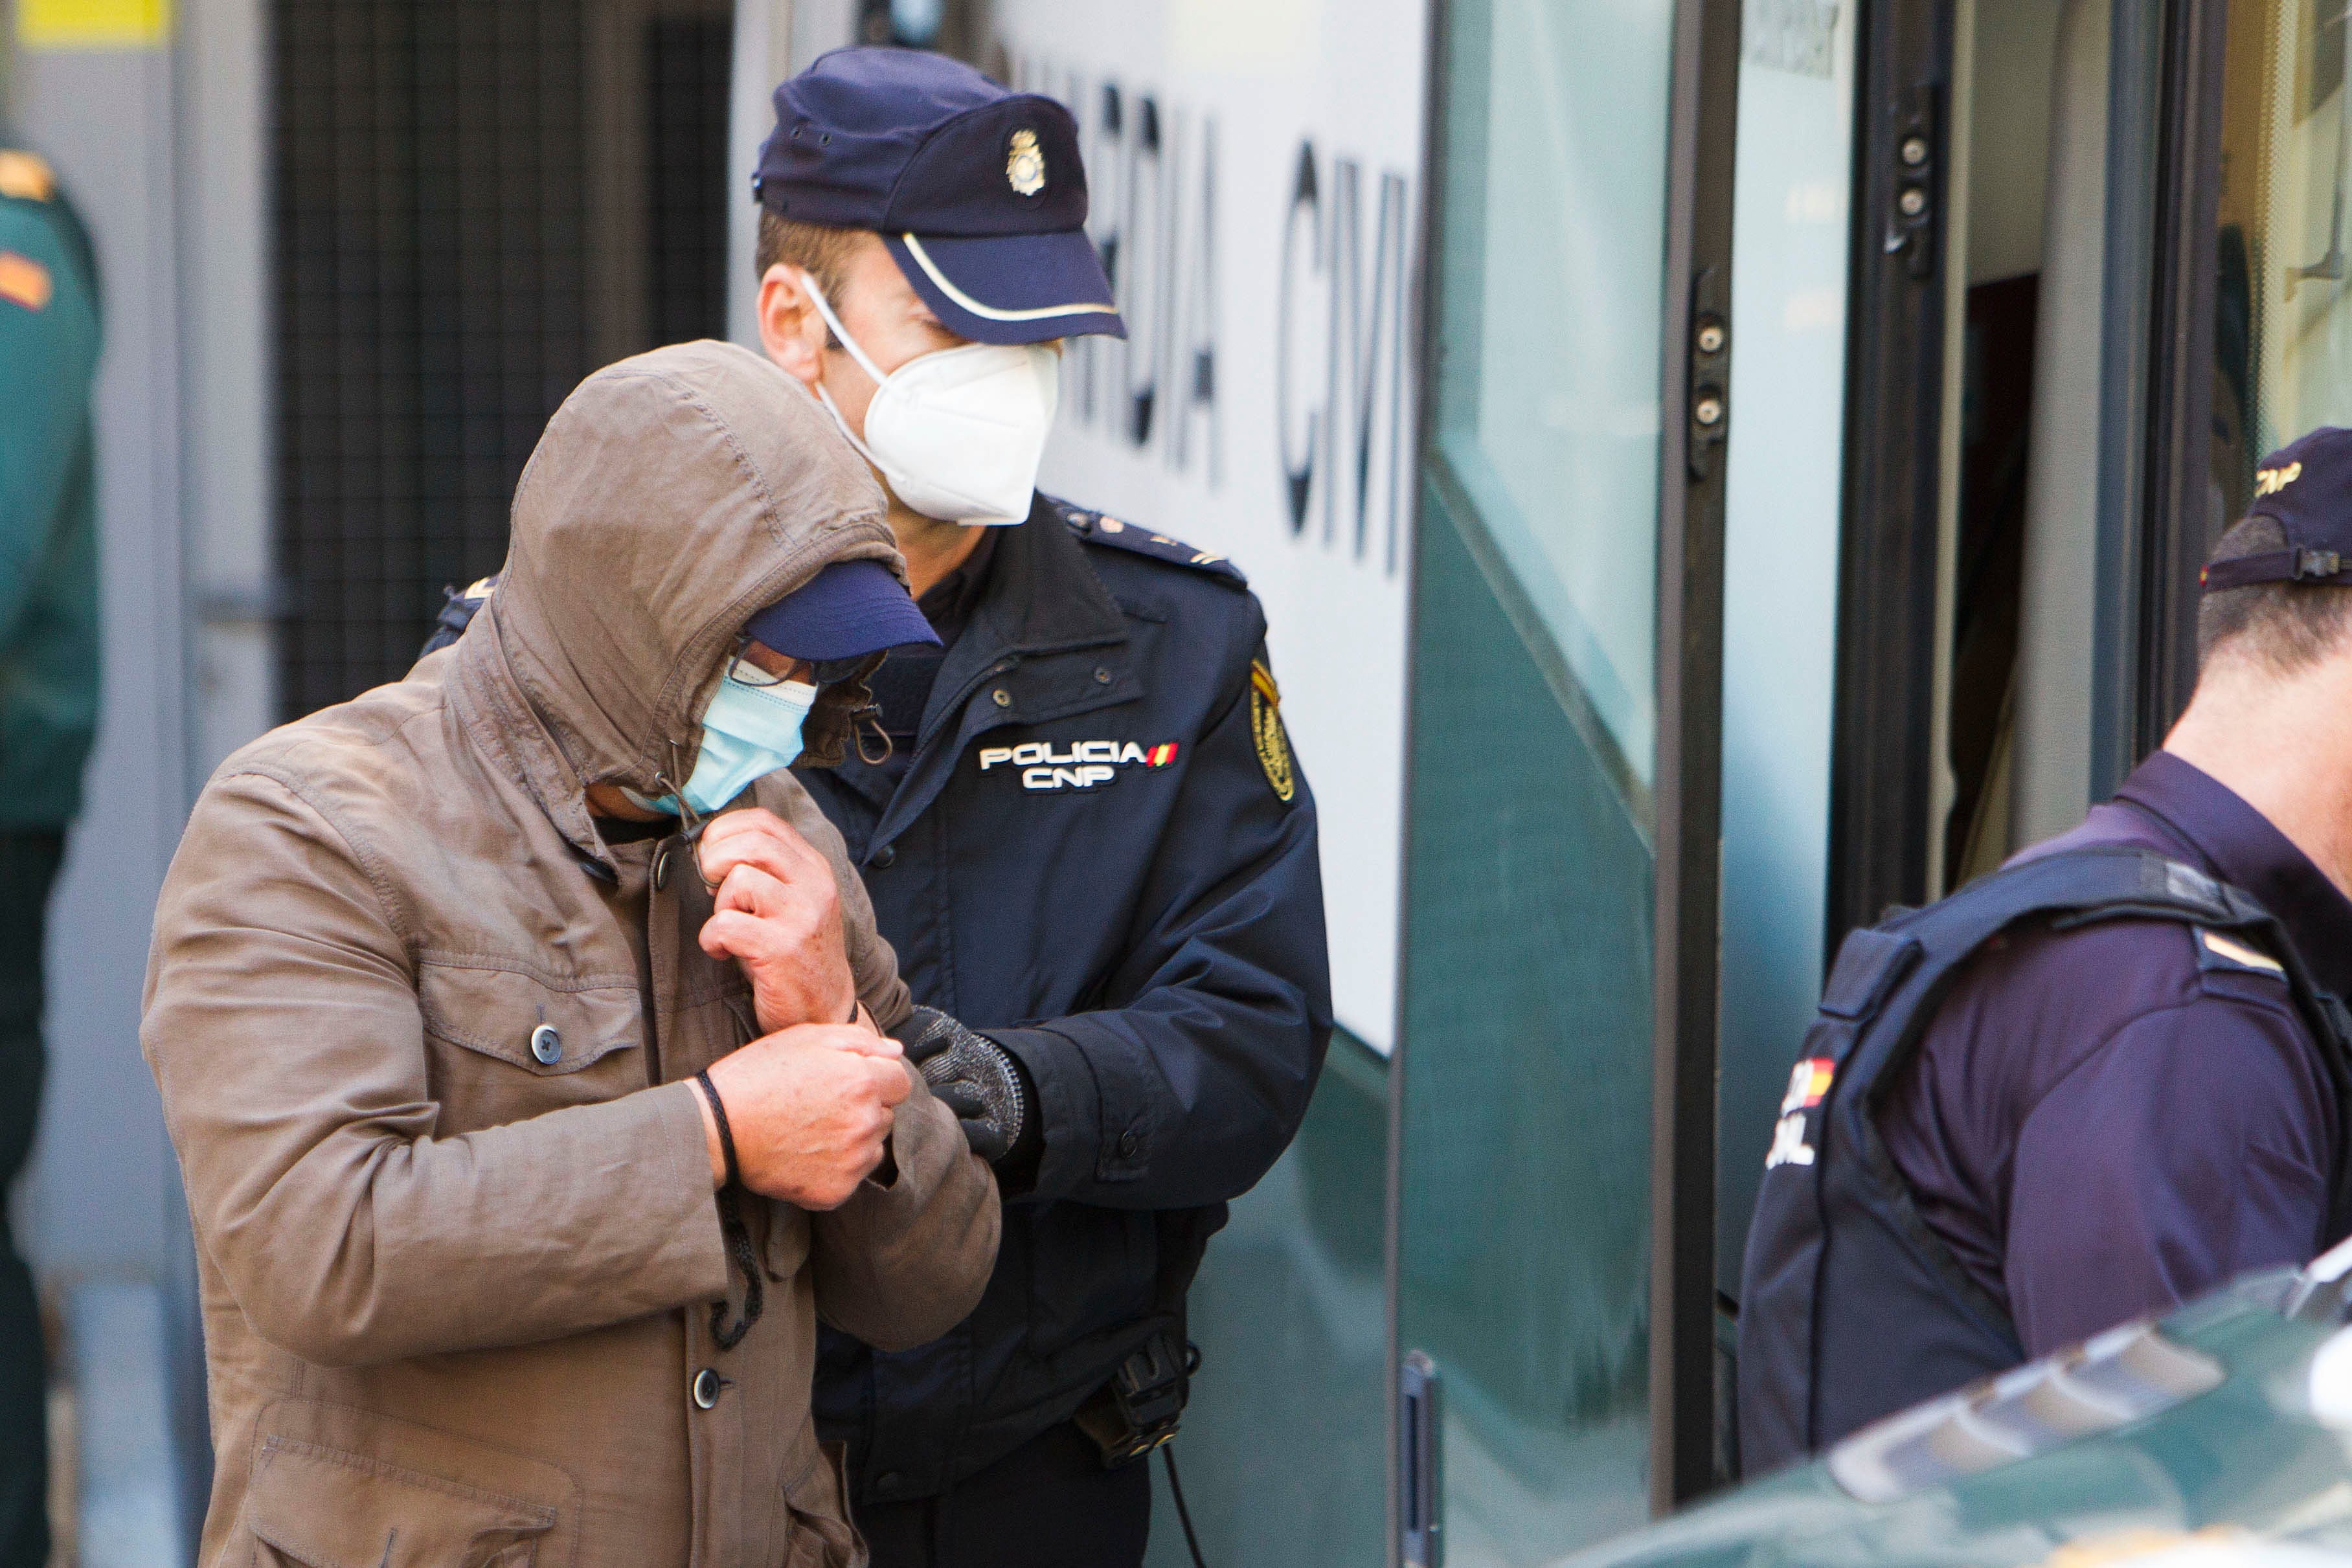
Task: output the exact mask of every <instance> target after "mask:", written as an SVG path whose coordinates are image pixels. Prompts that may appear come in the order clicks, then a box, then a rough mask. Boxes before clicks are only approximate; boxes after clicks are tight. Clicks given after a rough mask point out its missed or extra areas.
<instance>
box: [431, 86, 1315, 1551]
mask: <svg viewBox="0 0 2352 1568" xmlns="http://www.w3.org/2000/svg"><path fill="white" fill-rule="evenodd" d="M775 107H776V128H775V131H774V132H773V134H772V136H771V137H770V138H769V139H768V141H767V143H766V144H765V146H764V148H763V149H762V151H761V160H760V169H759V173H758V177H757V180H756V181H755V188H756V190H757V192H758V194H759V198H760V201H761V218H760V248H759V256H758V270H759V273H760V300H759V319H760V328H761V339H762V341H763V343H764V345H765V347H766V349H767V351H768V354H769V357H770V358H771V359H772V360H773V361H775V362H776V363H777V364H778V365H780V366H782V368H783V369H784V370H785V371H788V372H790V373H791V374H793V375H794V376H796V377H797V378H799V379H800V380H801V381H802V382H803V383H804V384H806V385H807V386H808V387H809V389H810V391H811V392H812V393H813V394H814V395H815V396H816V397H818V398H819V399H821V400H822V401H823V402H824V404H825V405H826V406H827V407H828V408H830V409H831V410H832V411H833V412H834V413H835V417H836V419H837V420H838V422H839V424H840V428H841V430H842V433H843V434H844V435H845V437H846V438H847V439H848V440H850V441H851V442H853V443H855V444H856V446H857V447H858V449H859V450H860V451H861V452H863V453H864V454H865V455H866V458H867V459H868V461H869V462H870V463H871V465H873V467H874V469H875V472H876V473H877V476H879V477H880V479H881V480H882V482H883V483H884V485H885V486H886V487H887V491H888V497H889V502H890V521H891V524H892V527H893V528H894V529H895V531H896V532H897V535H898V546H899V549H900V551H901V553H902V554H903V555H904V556H905V557H906V560H907V565H908V575H909V579H910V582H911V586H912V588H913V590H914V591H915V593H916V595H917V597H918V599H919V601H920V605H921V608H922V611H923V612H924V614H925V615H926V616H927V617H929V621H930V623H931V625H932V626H933V628H934V629H935V630H936V631H937V632H939V634H940V643H941V646H940V647H939V648H936V649H923V650H910V649H902V650H899V651H898V652H896V653H893V654H892V655H891V656H890V659H889V661H888V662H887V663H886V664H883V665H882V667H881V668H880V670H879V671H878V672H877V673H875V674H872V675H871V676H870V685H871V686H872V688H873V691H874V693H875V696H876V708H877V711H876V712H875V713H874V714H873V715H872V716H871V723H870V725H869V727H868V728H867V730H866V735H865V738H864V744H863V746H862V748H861V749H862V755H861V756H859V757H853V758H849V759H848V760H847V761H846V762H845V763H844V764H843V765H842V766H841V767H840V768H835V769H832V770H823V771H812V772H810V773H808V774H807V775H806V776H805V778H804V779H803V782H805V783H806V784H807V786H808V788H809V790H810V792H811V793H812V794H813V795H814V797H815V798H816V800H817V802H818V804H819V805H820V806H821V807H822V808H823V809H824V811H825V814H826V815H827V816H828V817H829V818H831V819H832V821H834V822H835V825H837V826H838V827H839V828H840V829H841V831H842V833H843V836H844V837H845V839H846V840H847V841H848V844H849V848H850V852H851V853H852V855H853V856H854V857H855V858H856V860H857V861H858V862H859V864H860V866H861V868H862V869H863V871H864V873H865V876H866V885H867V888H868V891H869V892H870V893H871V894H872V897H873V901H874V910H875V917H876V920H877V924H878V925H879V926H880V928H881V931H882V933H883V935H884V936H887V937H888V938H889V940H890V941H891V943H892V945H893V946H895V947H896V948H897V950H898V964H899V970H900V973H901V974H902V975H903V976H904V977H905V978H906V980H907V982H908V986H909V987H910V988H912V990H913V992H914V997H915V999H916V1001H917V1002H918V1003H919V1004H922V1005H921V1006H920V1007H919V1009H918V1011H917V1020H916V1023H915V1025H914V1026H912V1027H911V1028H910V1030H909V1031H908V1032H909V1034H910V1036H911V1038H910V1039H909V1040H908V1042H907V1043H908V1054H909V1056H910V1057H911V1058H914V1059H917V1060H919V1061H921V1062H922V1063H923V1070H924V1072H925V1074H926V1076H927V1078H929V1080H930V1082H931V1083H932V1085H933V1087H934V1089H935V1091H936V1092H938V1093H939V1094H940V1097H941V1098H943V1099H945V1100H947V1101H948V1102H949V1103H951V1104H953V1105H955V1106H956V1107H957V1108H958V1110H959V1112H960V1113H961V1114H962V1116H963V1119H964V1128H965V1132H966V1134H967V1136H968V1137H970V1139H971V1142H972V1145H973V1146H974V1147H975V1148H978V1149H980V1150H981V1151H982V1153H983V1154H986V1155H989V1156H991V1157H992V1160H993V1162H994V1165H995V1168H996V1172H997V1177H998V1181H999V1185H1000V1186H1001V1188H1002V1190H1003V1197H1004V1202H1005V1205H1006V1207H1005V1214H1004V1227H1003V1249H1002V1251H1001V1253H1000V1255H999V1258H998V1261H997V1266H996V1271H995V1275H994V1277H993V1280H992V1283H991V1285H990V1287H989V1289H988V1291H987V1293H986V1295H985V1296H984V1297H983V1299H982V1302H981V1304H980V1307H979V1308H978V1310H977V1311H976V1312H974V1313H973V1314H972V1315H971V1318H970V1319H969V1320H968V1321H966V1322H964V1323H962V1324H961V1326H959V1327H958V1328H957V1329H956V1330H955V1331H954V1332H953V1333H950V1334H949V1335H948V1336H947V1337H946V1338H944V1339H942V1340H940V1341H938V1342H937V1343H932V1344H930V1345H928V1346H926V1347H924V1348H922V1349H920V1350H917V1351H913V1352H909V1353H902V1354H885V1353H882V1352H878V1351H876V1350H873V1349H871V1348H869V1347H867V1346H866V1345H863V1344H860V1343H857V1342H856V1341H854V1340H852V1339H849V1338H848V1337H847V1336H845V1335H842V1334H839V1333H830V1332H829V1333H827V1334H826V1336H825V1338H824V1343H823V1346H822V1353H821V1354H822V1359H821V1365H820V1368H819V1373H818V1382H817V1410H818V1418H819V1421H820V1423H821V1426H822V1427H823V1430H824V1435H825V1436H826V1437H827V1438H828V1439H832V1440H840V1441H845V1442H846V1443H847V1445H848V1448H849V1464H848V1472H847V1473H848V1478H849V1484H850V1487H851V1490H852V1494H853V1496H852V1501H853V1504H854V1509H855V1512H856V1517H857V1520H858V1522H859V1524H860V1527H861V1528H862V1529H863V1530H864V1531H865V1532H866V1536H867V1537H868V1539H869V1540H870V1542H871V1543H872V1546H873V1551H874V1554H875V1561H876V1563H878V1564H882V1565H885V1568H897V1565H900V1564H941V1565H949V1564H954V1565H969V1564H991V1563H1019V1564H1024V1565H1025V1568H1054V1565H1055V1564H1065V1563H1066V1564H1071V1565H1073V1568H1076V1565H1084V1568H1115V1565H1117V1564H1120V1563H1139V1562H1140V1561H1141V1558H1142V1554H1143V1549H1144V1542H1145V1536H1146V1532H1147V1530H1148V1527H1149V1523H1150V1474H1149V1471H1148V1469H1146V1467H1145V1466H1144V1465H1143V1464H1142V1463H1141V1462H1139V1461H1140V1460H1141V1459H1143V1458H1146V1457H1147V1456H1148V1455H1149V1454H1150V1452H1151V1451H1152V1449H1153V1448H1154V1447H1155V1446H1156V1445H1158V1444H1160V1443H1161V1442H1163V1441H1164V1440H1165V1439H1166V1438H1167V1437H1169V1436H1171V1435H1172V1433H1173V1431H1174V1427H1175V1422H1176V1418H1177V1416H1178V1415H1179V1414H1180V1413H1181V1409H1182V1406H1183V1401H1184V1397H1185V1394H1186V1392H1187V1386H1188V1382H1187V1380H1188V1376H1189V1371H1190V1366H1189V1356H1188V1348H1187V1342H1186V1339H1185V1334H1184V1310H1183V1304H1184V1293H1185V1289H1186V1286H1187V1284H1188V1283H1189V1281H1191V1279H1192V1273H1193V1270H1195V1268H1196V1267H1197V1266H1198V1264H1199V1261H1200V1259H1201V1255H1202V1248H1203V1247H1204V1245H1205V1244H1206V1242H1207V1240H1208V1239H1209V1236H1210V1234H1211V1233H1212V1232H1213V1231H1214V1230H1215V1229H1216V1228H1218V1227H1219V1226H1220V1225H1222V1224H1223V1220H1224V1213H1225V1208H1224V1206H1225V1204H1226V1202H1227V1200H1229V1199H1231V1198H1233V1197H1237V1196H1238V1195H1240V1194H1241V1193H1243V1192H1244V1191H1246V1190H1247V1189H1248V1188H1249V1187H1250V1186H1252V1185H1253V1184H1255V1182H1256V1181H1257V1180H1258V1178H1259V1177H1260V1176H1264V1175H1265V1172H1266V1170H1267V1169H1268V1168H1269V1167H1270V1166H1272V1165H1273V1164H1274V1162H1275V1160H1276V1157H1277V1156H1278V1155H1280V1154H1281V1153H1282V1151H1283V1149H1284V1147H1285V1146H1286V1145H1287V1144H1288V1143H1289V1141H1290V1139H1291V1136H1292V1135H1293V1134H1295V1133H1296V1132H1297V1128H1298V1124H1299V1122H1300V1119H1301V1118H1302V1116H1303V1115H1304V1113H1305V1111H1306V1107H1307V1096H1308V1094H1309V1092H1311V1090H1312V1089H1313V1086H1314V1082H1315V1079H1316V1074H1317V1072H1318V1070H1319V1069H1320V1066H1321V1063H1322V1059H1323V1051H1324V1046H1325V1043H1326V1041H1327V1040H1328V1036H1329V1031H1330V1000H1329V982H1328V972H1327V962H1326V956H1325V948H1324V930H1323V908H1322V894H1321V880H1320V873H1319V869H1318V858H1317V856H1318V852H1317V839H1316V827H1315V806H1314V800H1313V798H1312V797H1311V795H1310V794H1309V792H1308V790H1307V781H1306V779H1305V777H1304V776H1303V775H1302V774H1301V772H1300V771H1299V769H1298V767H1297V762H1296V760H1295V759H1294V758H1293V757H1292V755H1291V753H1290V748H1289V742H1288V738H1287V737H1286V734H1285V732H1284V728H1283V724H1282V718H1281V711H1280V707H1281V700H1282V699H1281V691H1280V688H1279V687H1278V685H1276V681H1275V677H1274V674H1273V672H1272V669H1271V668H1270V666H1269V664H1268V662H1267V659H1266V653H1265V616H1264V614H1263V612H1261V611H1260V609H1259V606H1258V603H1257V601H1256V598H1255V596H1254V595H1253V594H1252V593H1251V592H1250V591H1249V588H1248V585H1247V583H1246V582H1245V581H1244V578H1243V575H1242V573H1241V571H1240V570H1238V569H1236V568H1235V567H1234V564H1233V563H1232V562H1230V561H1228V560H1225V559H1221V558H1220V557H1218V556H1216V555H1214V554H1213V553H1211V552H1209V551H1206V550H1202V549H1194V548H1193V547H1192V546H1190V545H1187V544H1184V543H1182V542H1181V541H1179V540H1178V539H1175V538H1171V537H1169V536H1166V535H1163V534H1160V533H1156V532H1154V531H1152V530H1151V529H1150V528H1143V527H1139V526H1136V525H1134V524H1131V523H1129V522H1128V521H1127V520H1125V519H1123V518H1120V517H1109V516H1105V515H1103V514H1102V513H1100V512H1097V511H1095V510H1093V509H1091V508H1088V507H1079V506H1074V505H1071V504H1069V503H1066V502H1064V501H1060V500H1056V499H1055V498H1053V497H1047V496H1044V495H1040V494H1038V493H1037V492H1036V490H1035V488H1034V486H1035V476H1036V472H1037V466H1038V462H1039V458H1040V456H1041V455H1042V453H1043V450H1044V446H1045V438H1046V434H1047V432H1048V430H1049V428H1050V426H1051V423H1052V420H1053V417H1054V412H1055V406H1056V402H1057V397H1058V387H1059V350H1058V342H1057V340H1060V339H1064V338H1066V337H1070V336H1075V335H1077V334H1082V333H1111V334H1114V335H1120V336H1123V335H1124V332H1125V329H1124V327H1123V325H1122V324H1121V322H1120V319H1119V316H1118V311H1117V309H1116V308H1115V307H1114V295H1113V293H1112V290H1111V285H1110V282H1109V280H1108V278H1107V277H1105V275H1104V271H1103V267H1102V265H1101V262H1100V261H1099V259H1098V258H1097V255H1096V251H1095V247H1094V246H1093V244H1092V242H1091V241H1090V240H1089V239H1088V238H1087V235H1086V232H1085V228H1084V225H1085V222H1086V216H1087V183H1086V173H1085V170H1084V168H1083V167H1082V166H1081V163H1080V162H1079V156H1078V137H1077V130H1076V124H1075V123H1074V122H1073V120H1071V117H1070V115H1069V112H1068V111H1067V110H1066V109H1064V108H1063V107H1062V106H1061V105H1060V104H1058V103H1056V102H1055V101H1054V100H1052V99H1047V98H1043V97H1038V96H1034V95H1030V94H1019V93H1012V92H1008V91H1006V90H1005V89H1003V88H1002V87H999V86H997V85H996V84H995V83H993V82H991V81H989V80H988V79H987V78H984V77H982V75H980V74H979V73H978V72H976V71H974V70H971V68H967V67H965V66H962V65H960V64H957V63H956V62H954V61H951V60H949V59H946V58H943V57H939V56H936V55H930V54H925V53H919V52H915V51H910V50H898V49H877V48H855V49H845V50H841V51H837V52H835V53H833V54H830V55H827V56H825V57H824V58H822V59H820V60H818V61H817V62H816V63H815V64H814V66H812V67H811V68H809V69H808V70H806V71H805V72H803V73H802V74H801V75H800V76H797V77H795V78H793V79H791V80H790V81H787V82H785V83H784V84H783V85H782V87H780V88H779V89H777V90H776V94H775ZM476 596H477V597H478V593H477V595H476ZM467 613H468V610H467V601H465V600H459V601H457V602H455V603H453V604H452V606H451V609H450V612H449V613H448V615H447V616H446V624H447V625H449V626H452V627H462V625H463V623H464V622H465V619H466V617H467Z"/></svg>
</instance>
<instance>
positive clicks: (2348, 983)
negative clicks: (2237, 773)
mask: <svg viewBox="0 0 2352 1568" xmlns="http://www.w3.org/2000/svg"><path fill="white" fill-rule="evenodd" d="M2116 800H2119V801H2122V802H2124V803H2126V804H2128V805H2131V806H2135V807H2137V808H2138V809H2139V810H2141V811H2143V812H2146V813H2147V815H2149V816H2151V817H2154V818H2156V819H2157V821H2158V822H2160V823H2161V824H2162V825H2163V826H2165V827H2167V828H2168V829H2170V830H2171V831H2172V832H2173V833H2174V834H2176V835H2177V836H2179V838H2181V839H2182V840H2184V841H2187V843H2188V844H2189V847H2191V848H2192V849H2194V850H2195V851H2196V852H2198V853H2199V854H2200V856H2202V857H2203V859H2204V861H2205V862H2206V863H2205V866H2204V868H2203V869H2205V870H2207V871H2209V872H2210V873H2212V874H2214V875H2216V876H2218V877H2220V878H2221V879H2222V880H2223V881H2224V882H2229V883H2234V884H2236V885H2237V886H2238V887H2241V888H2242V889H2244V890H2245V891H2246V892H2248V893H2250V894H2253V896H2254V897H2255V898H2256V899H2257V900H2259V901H2260V902H2261V904H2262V905H2263V908H2265V909H2267V910H2269V911H2270V912H2271V913H2272V914H2273V915H2277V916H2278V918H2279V922H2280V924H2282V925H2284V926H2285V927H2286V930H2287V935H2288V936H2291V937H2292V938H2294V946H2295V950H2296V952H2298V953H2299V954H2300V955H2301V956H2302V957H2303V961H2304V962H2305V964H2306V965H2308V966H2309V967H2310V969H2311V972H2312V975H2313V977H2315V978H2316V979H2317V980H2318V982H2319V984H2320V985H2321V986H2322V987H2323V988H2326V989H2327V990H2330V991H2333V992H2334V993H2336V995H2337V996H2339V997H2342V996H2347V995H2352V900H2347V898H2346V897H2345V896H2344V894H2342V892H2340V891H2339V890H2338V889H2337V888H2336V884H2335V883H2332V882H2330V881H2328V880H2327V876H2326V873H2324V872H2322V871H2321V870H2320V869H2319V868H2318V867H2317V866H2316V865H2314V864H2313V863H2312V862H2311V857H2310V856H2308V855H2306V854H2305V853H2304V852H2302V851H2301V850H2299V849H2297V848H2295V847H2294V841H2292V840H2290V839H2289V838H2288V837H2287V836H2286V835H2285V834H2284V833H2282V832H2280V831H2278V829H2277V828H2276V827H2274V826H2273V824H2272V822H2271V820H2270V819H2269V818H2268V817H2265V816H2263V814H2262V813H2261V812H2260V811H2257V810H2254V808H2253V807H2252V806H2251V805H2248V804H2247V803H2246V801H2245V800H2244V798H2243V797H2242V796H2241V795H2239V794H2238V793H2237V791H2235V790H2233V789H2231V788H2229V786H2227V785H2225V784H2223V783H2221V781H2220V780H2219V779H2215V778H2214V777H2213V776H2212V775H2211V774H2210V773H2207V772H2205V771H2204V770H2203V769H2202V768H2199V767H2197V766H2196V765H2195V764H2194V763H2191V762H2188V761H2186V760H2184V759H2182V758H2179V757H2176V756H2174V755H2173V754H2172V753H2171V752H2168V751H2158V752H2157V753H2155V754H2154V755H2152V756H2151V757H2149V758H2148V759H2147V761H2145V762H2143V763H2141V764H2140V765H2139V766H2138V767H2137V768H2134V769H2133V770H2132V775H2131V777H2130V778H2129V779H2125V780H2124V784H2123V788H2122V789H2117V790H2116Z"/></svg>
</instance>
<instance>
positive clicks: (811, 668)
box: [727, 647, 882, 687]
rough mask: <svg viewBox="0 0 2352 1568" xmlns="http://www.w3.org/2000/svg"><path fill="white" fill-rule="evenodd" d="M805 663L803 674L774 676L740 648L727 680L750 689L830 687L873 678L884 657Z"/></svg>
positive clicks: (870, 655)
mask: <svg viewBox="0 0 2352 1568" xmlns="http://www.w3.org/2000/svg"><path fill="white" fill-rule="evenodd" d="M802 662H803V664H806V665H807V668H806V669H805V670H804V671H803V673H801V674H793V675H775V674H769V673H768V672H767V671H765V670H763V669H761V667H760V666H759V665H757V664H753V663H752V662H751V660H750V659H748V658H746V657H744V655H743V653H742V651H741V649H740V647H739V648H738V649H737V651H736V653H735V656H734V657H733V658H732V659H730V660H729V661H728V664H727V676H728V678H729V679H730V680H733V681H740V683H742V684H743V685H747V686H760V687H766V686H780V685H784V684H785V683H786V682H788V681H803V682H814V683H815V684H816V685H819V686H830V685H838V684H839V683H841V682H843V681H854V680H857V679H859V678H861V677H863V676H866V675H869V674H873V673H874V670H875V668H876V667H877V665H879V664H881V663H882V655H881V654H879V653H860V654H858V655H857V656H856V657H855V658H850V659H819V660H817V661H815V662H814V663H809V662H808V661H806V660H803V661H802Z"/></svg>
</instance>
